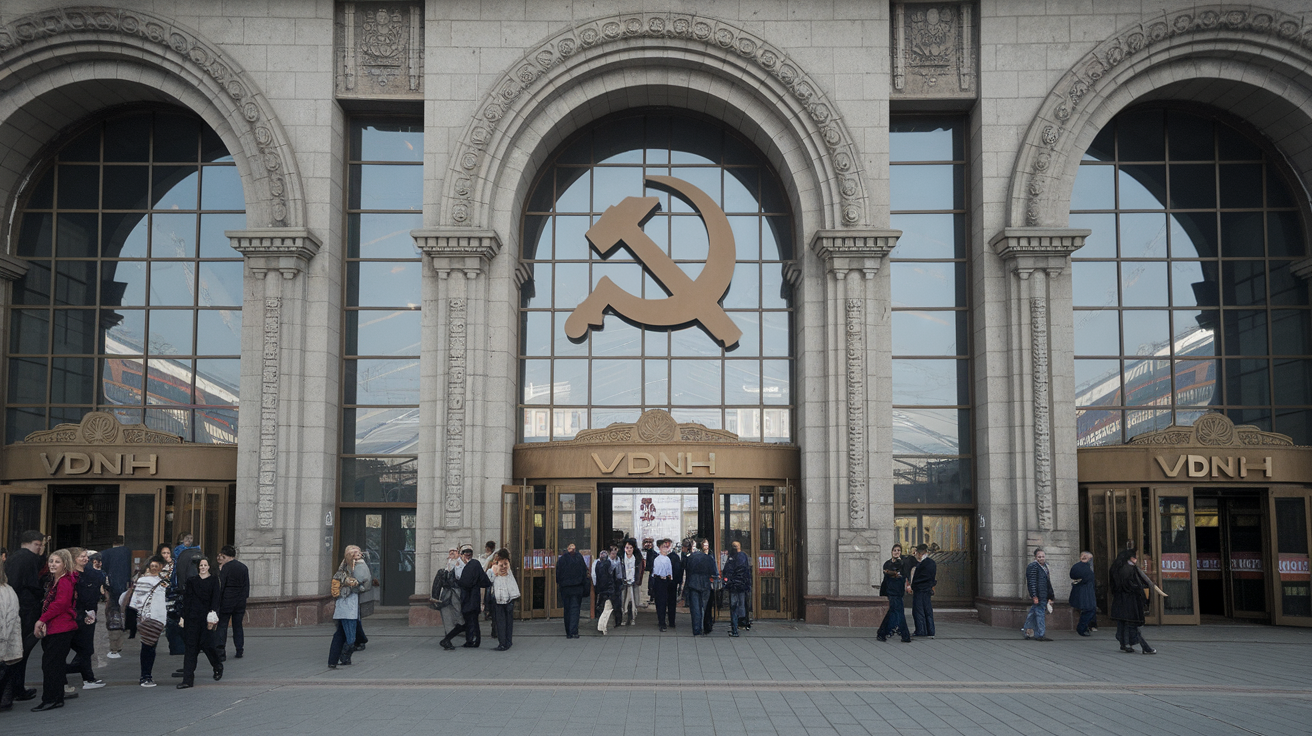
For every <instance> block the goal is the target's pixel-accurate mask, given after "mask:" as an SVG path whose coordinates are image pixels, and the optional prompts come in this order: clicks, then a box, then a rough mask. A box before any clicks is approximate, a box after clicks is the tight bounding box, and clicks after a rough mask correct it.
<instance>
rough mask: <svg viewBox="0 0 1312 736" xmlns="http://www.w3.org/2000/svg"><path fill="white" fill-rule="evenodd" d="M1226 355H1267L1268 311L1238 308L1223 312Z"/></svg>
mask: <svg viewBox="0 0 1312 736" xmlns="http://www.w3.org/2000/svg"><path fill="white" fill-rule="evenodd" d="M1222 317H1223V319H1224V320H1225V324H1224V330H1225V342H1224V349H1225V354H1226V355H1266V346H1267V342H1266V312H1264V311H1260V310H1249V309H1243V310H1240V309H1236V310H1227V311H1225V312H1223V313H1222Z"/></svg>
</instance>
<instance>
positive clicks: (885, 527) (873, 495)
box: [803, 229, 902, 625]
mask: <svg viewBox="0 0 1312 736" xmlns="http://www.w3.org/2000/svg"><path fill="white" fill-rule="evenodd" d="M901 235H902V232H901V231H900V230H874V229H862V230H820V231H818V232H816V234H815V236H814V237H813V238H812V239H811V249H812V250H813V251H814V252H815V254H816V255H818V256H819V257H820V259H821V261H822V262H823V264H824V266H825V271H826V275H825V280H824V293H825V313H826V315H827V322H828V325H829V326H828V329H827V330H826V337H827V339H828V341H829V344H828V345H827V346H826V354H827V355H828V356H829V371H828V373H829V382H828V383H829V385H828V391H827V393H828V401H827V403H828V404H829V406H830V420H829V422H828V423H827V424H828V425H829V438H830V442H829V446H830V452H829V457H830V458H831V460H830V468H829V472H828V473H827V475H828V478H829V483H828V488H814V487H806V488H804V489H803V490H804V492H805V493H806V494H807V496H808V498H816V497H818V496H824V495H825V494H826V493H827V495H828V499H829V502H828V504H827V505H828V507H829V509H830V515H829V518H828V519H817V518H811V515H812V513H813V512H814V511H815V510H817V508H816V507H815V506H814V505H813V504H809V505H808V509H809V510H808V519H807V527H808V529H807V533H808V536H809V537H810V540H809V544H808V548H809V550H810V554H813V555H821V556H833V558H834V559H835V560H836V563H837V569H836V570H834V571H833V572H834V576H833V578H832V579H833V580H834V581H835V583H836V584H835V585H834V586H831V591H830V594H831V595H836V596H838V597H840V598H864V599H867V604H866V606H865V608H864V613H857V608H852V607H848V606H844V605H842V604H840V605H839V606H835V605H834V604H833V603H832V602H831V603H830V604H829V606H828V608H829V614H830V617H829V619H828V620H829V623H836V624H839V625H847V624H850V625H865V624H866V623H867V622H866V621H865V620H858V619H864V618H872V617H873V615H874V611H875V609H873V608H871V607H870V605H869V604H870V603H871V601H869V599H871V598H873V597H874V596H875V595H876V591H875V590H873V589H872V588H871V587H870V586H871V585H872V584H876V585H877V584H878V583H879V574H880V570H881V569H882V568H881V560H880V555H881V549H882V547H883V546H885V545H882V544H881V538H882V537H887V536H889V535H891V534H892V531H893V479H892V437H891V436H890V432H889V431H888V430H889V427H890V426H891V417H892V393H891V387H890V386H889V381H888V379H889V377H890V374H891V371H892V362H891V333H890V316H889V315H890V311H889V308H888V298H889V280H888V274H887V271H884V272H883V274H882V275H881V268H882V266H883V264H884V259H885V258H886V257H887V256H888V254H889V252H890V251H892V250H893V246H895V245H897V239H898V237H900V236H901ZM877 277H878V278H877ZM805 475H806V476H807V479H808V482H814V480H815V476H816V474H815V473H812V472H806V473H805ZM826 522H827V526H828V527H829V528H828V530H825V529H823V528H822V524H826ZM826 531H827V532H828V533H827V534H826ZM831 540H832V541H831ZM835 544H836V548H835V546H834V545H835ZM809 592H814V591H809ZM838 608H847V609H848V611H847V616H846V617H842V618H846V619H847V620H835V618H834V617H835V615H836V613H837V610H836V609H838ZM816 613H818V611H816ZM854 617H855V618H854ZM807 618H808V620H811V619H812V616H811V611H810V610H808V616H807ZM822 623H823V621H822ZM874 623H878V621H875V622H874ZM871 625H873V624H871Z"/></svg>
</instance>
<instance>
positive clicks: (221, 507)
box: [168, 486, 232, 561]
mask: <svg viewBox="0 0 1312 736" xmlns="http://www.w3.org/2000/svg"><path fill="white" fill-rule="evenodd" d="M169 490H170V491H171V492H172V494H173V529H172V531H171V532H170V536H171V537H172V538H171V539H169V540H168V541H169V543H170V544H176V543H177V541H178V539H179V538H180V537H181V536H182V535H183V534H186V533H188V532H190V533H191V535H192V536H193V537H194V538H195V543H196V544H198V545H200V549H201V553H202V554H204V555H205V556H206V557H208V558H209V559H210V560H211V561H213V560H214V558H215V556H216V555H218V553H219V548H221V547H222V546H223V545H225V544H232V520H231V518H230V516H229V504H228V494H229V489H228V486H171V487H170V488H169Z"/></svg>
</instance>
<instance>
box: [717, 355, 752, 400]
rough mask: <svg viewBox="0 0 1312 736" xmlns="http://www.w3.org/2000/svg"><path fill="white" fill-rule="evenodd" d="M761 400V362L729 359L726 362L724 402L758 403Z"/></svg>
mask: <svg viewBox="0 0 1312 736" xmlns="http://www.w3.org/2000/svg"><path fill="white" fill-rule="evenodd" d="M760 401H761V362H760V361H758V360H729V361H725V363H724V403H726V404H756V403H759V402H760Z"/></svg>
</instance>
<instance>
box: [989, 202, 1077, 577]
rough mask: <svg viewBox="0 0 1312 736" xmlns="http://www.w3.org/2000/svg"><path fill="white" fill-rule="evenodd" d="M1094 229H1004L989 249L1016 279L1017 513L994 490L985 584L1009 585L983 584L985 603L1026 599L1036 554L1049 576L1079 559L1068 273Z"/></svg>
mask: <svg viewBox="0 0 1312 736" xmlns="http://www.w3.org/2000/svg"><path fill="white" fill-rule="evenodd" d="M1090 232H1091V231H1089V230H1078V229H1071V228H1036V227H1023V228H1006V229H1004V230H1003V231H1002V232H1001V233H999V234H998V235H997V236H996V237H994V238H993V239H992V240H991V241H990V242H989V244H990V245H991V246H992V247H993V249H994V251H995V252H996V253H997V254H998V255H999V256H1000V257H1001V258H1002V260H1003V263H1004V264H1005V268H1006V270H1007V271H1008V272H1009V273H1010V274H1011V276H1010V277H1009V278H1008V279H1007V282H1006V283H1007V286H1006V302H1007V306H1006V309H1007V314H1008V319H1007V346H1008V361H1009V362H1008V370H1007V377H1008V380H1009V381H1010V384H1011V385H1010V392H1009V393H1010V395H1011V397H1012V399H1011V402H1010V406H1011V411H1012V412H1013V414H1012V416H1011V417H1010V427H1008V428H1006V429H1004V430H1003V431H1009V432H1010V434H1011V438H1010V439H1011V442H1010V445H1011V453H1010V454H1011V458H1012V464H1013V467H1012V469H1011V473H1010V474H1009V475H1010V477H1011V479H1012V484H1013V491H1012V493H1013V494H1014V495H1013V496H1012V498H1011V499H1010V500H1011V502H1012V503H1013V504H1014V507H1013V508H1011V509H1008V508H1006V506H1007V505H1008V504H1007V500H1006V496H1007V494H1006V493H1005V491H1002V492H999V491H998V489H993V490H994V493H993V495H992V503H991V504H990V508H989V509H987V510H988V511H990V512H991V513H990V514H988V516H990V517H991V522H992V527H991V528H989V529H981V530H980V532H981V536H982V538H983V539H989V538H990V537H991V538H992V541H993V544H992V547H991V553H990V554H987V555H985V554H981V558H982V559H983V560H985V563H984V564H991V565H993V566H995V568H996V569H995V570H994V573H995V574H994V575H992V576H986V579H990V577H991V579H992V580H995V581H1006V582H1005V583H1002V584H1001V585H994V586H993V587H994V589H993V590H986V589H985V586H983V585H981V590H980V595H981V596H982V597H985V598H989V597H999V598H1010V597H1017V598H1021V597H1024V595H1025V590H1024V587H1025V582H1024V579H1023V575H1022V574H1021V571H1023V570H1024V569H1025V565H1026V564H1027V563H1028V561H1029V559H1030V554H1031V552H1032V551H1033V548H1034V547H1043V548H1044V549H1045V550H1046V551H1047V555H1048V563H1049V565H1050V567H1051V568H1052V569H1053V570H1059V569H1060V570H1064V569H1066V567H1063V565H1065V566H1069V565H1070V564H1072V562H1071V558H1072V557H1073V556H1074V554H1076V553H1077V552H1078V550H1076V549H1075V547H1076V546H1077V545H1078V544H1079V508H1078V499H1077V492H1078V482H1079V474H1078V469H1077V467H1076V455H1075V400H1074V397H1075V361H1074V353H1075V345H1074V333H1073V329H1074V328H1073V322H1074V319H1073V312H1072V309H1071V279H1070V275H1069V273H1068V271H1069V267H1070V262H1071V253H1073V252H1075V251H1076V250H1078V249H1079V248H1080V247H1081V246H1083V245H1084V239H1085V238H1086V237H1087V236H1088V235H1089V233H1090ZM984 511H985V509H981V512H984ZM981 515H982V516H983V515H984V514H983V513H981ZM999 535H1008V536H1010V538H1009V539H999ZM1008 551H1010V552H1011V554H1007V552H1008Z"/></svg>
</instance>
